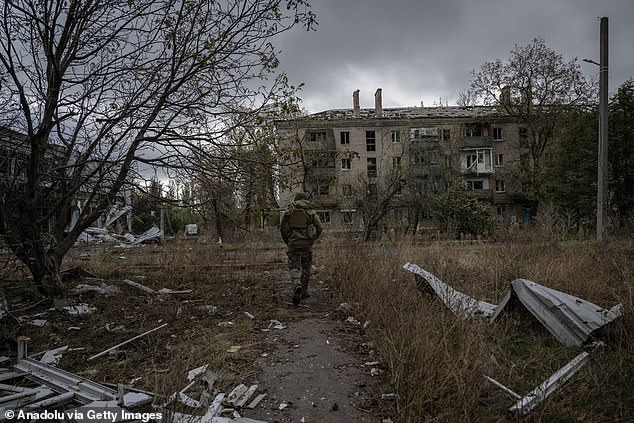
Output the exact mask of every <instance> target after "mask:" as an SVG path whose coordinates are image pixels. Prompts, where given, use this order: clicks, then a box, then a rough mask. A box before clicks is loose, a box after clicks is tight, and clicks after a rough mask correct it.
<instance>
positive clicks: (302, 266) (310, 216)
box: [280, 192, 323, 304]
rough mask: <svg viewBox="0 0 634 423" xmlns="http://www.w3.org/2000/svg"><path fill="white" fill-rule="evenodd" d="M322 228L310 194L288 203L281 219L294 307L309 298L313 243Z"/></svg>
mask: <svg viewBox="0 0 634 423" xmlns="http://www.w3.org/2000/svg"><path fill="white" fill-rule="evenodd" d="M322 231H323V226H322V224H321V221H320V220H319V216H317V213H316V212H315V211H314V210H313V206H312V204H311V203H310V202H309V201H308V195H307V194H306V193H303V192H300V193H297V194H296V195H295V201H294V202H292V203H291V204H289V207H288V210H287V211H286V213H284V216H283V217H282V223H281V225H280V232H281V234H282V238H283V239H284V242H285V243H286V245H287V246H288V251H287V255H288V270H289V273H290V276H291V282H292V283H293V304H298V303H299V300H300V298H301V299H303V298H307V297H308V282H309V280H310V270H311V266H312V263H313V253H312V246H313V242H314V241H315V240H316V239H317V238H318V237H319V235H321V232H322Z"/></svg>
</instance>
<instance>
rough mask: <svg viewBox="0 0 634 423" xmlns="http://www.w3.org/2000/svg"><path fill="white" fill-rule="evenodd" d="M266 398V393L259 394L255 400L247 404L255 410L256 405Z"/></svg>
mask: <svg viewBox="0 0 634 423" xmlns="http://www.w3.org/2000/svg"><path fill="white" fill-rule="evenodd" d="M264 398H266V394H260V395H258V396H257V397H255V399H254V400H253V401H251V402H250V403H249V405H247V408H249V409H251V410H253V409H254V408H255V407H257V406H258V404H260V402H262V400H263V399H264Z"/></svg>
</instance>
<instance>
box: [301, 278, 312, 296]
mask: <svg viewBox="0 0 634 423" xmlns="http://www.w3.org/2000/svg"><path fill="white" fill-rule="evenodd" d="M308 297H310V294H309V293H308V278H307V277H306V275H303V277H302V300H305V299H306V298H308Z"/></svg>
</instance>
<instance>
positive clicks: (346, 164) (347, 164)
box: [341, 159, 352, 170]
mask: <svg viewBox="0 0 634 423" xmlns="http://www.w3.org/2000/svg"><path fill="white" fill-rule="evenodd" d="M350 169H352V161H351V160H350V159H341V170H350Z"/></svg>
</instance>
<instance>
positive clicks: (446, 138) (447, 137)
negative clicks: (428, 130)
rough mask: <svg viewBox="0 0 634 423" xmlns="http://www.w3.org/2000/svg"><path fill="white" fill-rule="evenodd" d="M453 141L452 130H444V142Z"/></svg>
mask: <svg viewBox="0 0 634 423" xmlns="http://www.w3.org/2000/svg"><path fill="white" fill-rule="evenodd" d="M450 139H451V130H450V129H443V130H442V140H443V141H449V140H450Z"/></svg>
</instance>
